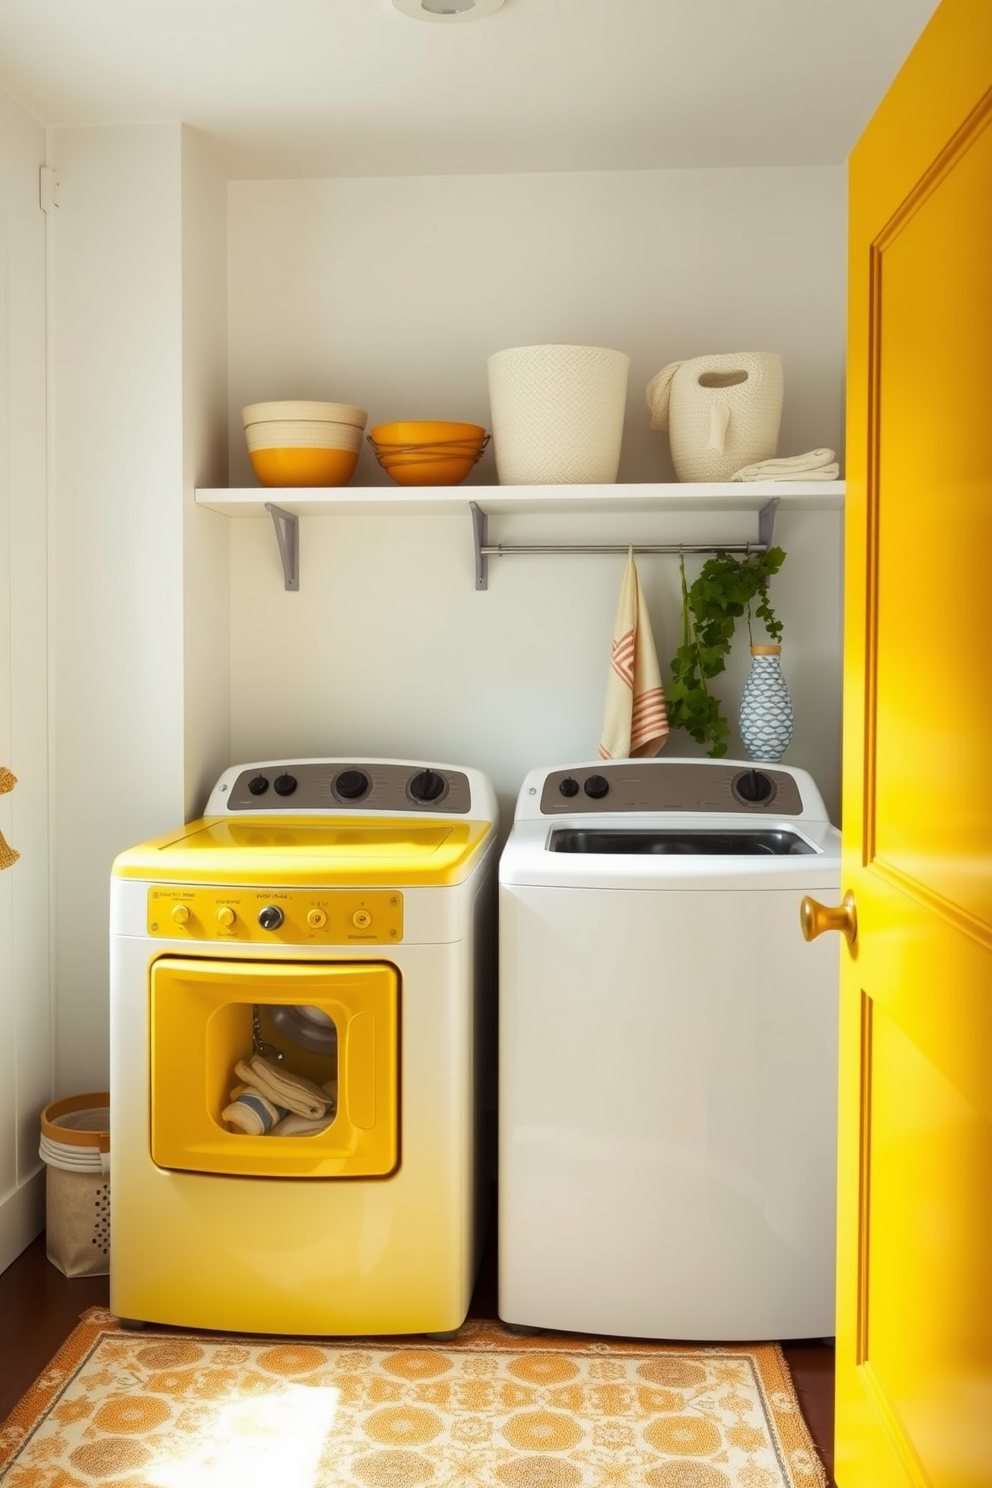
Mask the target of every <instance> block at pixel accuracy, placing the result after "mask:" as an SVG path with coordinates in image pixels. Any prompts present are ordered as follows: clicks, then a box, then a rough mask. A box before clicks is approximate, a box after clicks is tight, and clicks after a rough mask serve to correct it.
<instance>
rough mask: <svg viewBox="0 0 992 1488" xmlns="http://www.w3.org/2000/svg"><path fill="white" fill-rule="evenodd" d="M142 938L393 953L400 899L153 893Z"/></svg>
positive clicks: (287, 892) (322, 892)
mask: <svg viewBox="0 0 992 1488" xmlns="http://www.w3.org/2000/svg"><path fill="white" fill-rule="evenodd" d="M148 934H149V935H151V936H154V937H155V938H156V939H157V940H162V939H167V940H199V941H203V940H216V941H224V940H227V941H232V940H233V941H242V942H244V941H249V942H254V943H256V944H260V945H273V944H275V945H284V946H287V945H306V946H315V945H327V946H340V945H398V944H399V943H400V941H401V940H402V939H403V895H402V894H401V893H399V891H398V890H396V889H260V888H255V887H252V888H250V889H238V888H198V887H194V886H186V885H180V884H176V885H160V886H159V887H157V888H154V889H149V890H148Z"/></svg>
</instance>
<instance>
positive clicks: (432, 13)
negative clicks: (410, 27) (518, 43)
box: [393, 0, 503, 22]
mask: <svg viewBox="0 0 992 1488" xmlns="http://www.w3.org/2000/svg"><path fill="white" fill-rule="evenodd" d="M393 4H394V5H395V7H396V9H397V10H398V11H400V12H401V13H402V14H403V15H405V16H412V17H413V19H414V20H415V21H441V22H448V21H481V20H482V17H483V16H487V15H492V13H493V11H494V10H499V8H500V6H501V5H502V4H503V0H393Z"/></svg>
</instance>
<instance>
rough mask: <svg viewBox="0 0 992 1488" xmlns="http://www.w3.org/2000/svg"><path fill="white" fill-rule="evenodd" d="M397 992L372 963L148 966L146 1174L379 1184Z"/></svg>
mask: <svg viewBox="0 0 992 1488" xmlns="http://www.w3.org/2000/svg"><path fill="white" fill-rule="evenodd" d="M399 986H400V978H399V972H398V971H397V969H396V967H395V966H392V965H390V964H388V963H385V962H369V961H363V962H359V963H330V964H328V963H323V964H321V963H315V962H312V961H311V962H305V963H300V962H278V961H277V962H273V961H265V962H258V961H231V960H210V959H207V958H194V957H180V956H162V957H159V959H158V960H156V961H154V962H153V963H152V966H151V970H150V1024H151V1052H150V1057H151V1133H150V1141H151V1154H152V1159H153V1161H154V1162H156V1163H157V1164H158V1166H159V1167H162V1168H179V1169H187V1170H190V1171H193V1172H204V1173H232V1174H245V1175H252V1176H256V1177H270V1178H325V1179H327V1178H354V1177H375V1176H380V1177H385V1176H386V1175H388V1174H389V1173H391V1172H393V1171H394V1170H395V1168H396V1167H397V1165H398V1162H399V1138H400V1123H399V1093H398V1085H399ZM259 1052H260V1053H261V1057H262V1059H263V1061H264V1063H263V1064H262V1065H261V1066H260V1067H259V1066H257V1065H256V1066H255V1068H254V1070H253V1068H252V1061H253V1058H255V1057H256V1056H257V1055H258V1054H259ZM280 1053H281V1054H282V1056H283V1057H282V1059H281V1060H280V1059H278V1057H277V1056H278V1054H280ZM239 1067H240V1068H239ZM294 1087H295V1088H294ZM286 1100H289V1101H290V1102H291V1106H292V1105H295V1106H297V1107H298V1108H299V1109H298V1110H296V1111H294V1110H292V1109H291V1108H290V1107H287V1106H286V1105H285V1104H284V1101H286ZM311 1102H312V1105H311ZM308 1105H309V1106H310V1110H309V1111H305V1109H304V1108H306V1107H307V1106H308ZM321 1106H322V1107H323V1109H320V1108H321ZM225 1112H227V1113H228V1115H227V1116H225ZM287 1114H288V1116H294V1115H295V1116H297V1117H298V1118H299V1119H297V1120H295V1121H293V1120H287Z"/></svg>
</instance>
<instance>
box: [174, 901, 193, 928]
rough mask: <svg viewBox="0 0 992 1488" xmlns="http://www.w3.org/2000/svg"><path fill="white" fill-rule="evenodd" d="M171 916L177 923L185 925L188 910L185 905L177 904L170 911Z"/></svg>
mask: <svg viewBox="0 0 992 1488" xmlns="http://www.w3.org/2000/svg"><path fill="white" fill-rule="evenodd" d="M172 918H173V919H174V920H175V922H176V924H177V925H185V923H186V921H187V920H188V919H189V910H188V909H187V908H186V905H185V904H177V905H176V907H175V909H174V910H173V911H172Z"/></svg>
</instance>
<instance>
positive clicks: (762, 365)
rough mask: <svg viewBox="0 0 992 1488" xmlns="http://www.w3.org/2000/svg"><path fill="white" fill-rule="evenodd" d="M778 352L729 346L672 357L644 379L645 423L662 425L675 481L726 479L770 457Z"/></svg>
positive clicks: (777, 411) (777, 414) (778, 398)
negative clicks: (683, 358)
mask: <svg viewBox="0 0 992 1488" xmlns="http://www.w3.org/2000/svg"><path fill="white" fill-rule="evenodd" d="M782 392H783V380H782V359H781V357H779V356H777V355H776V354H775V353H774V352H772V351H735V352H728V353H723V354H718V355H715V356H700V357H693V358H692V360H691V361H688V362H672V363H670V364H669V366H667V367H665V368H663V370H662V371H661V372H659V373H658V374H657V376H656V377H653V378H652V379H651V381H650V382H649V383H648V386H647V394H646V396H647V404H648V408H649V409H650V410H651V427H652V429H663V430H664V429H667V430H668V433H669V438H670V440H671V446H672V463H673V464H674V466H675V474H676V475H677V476H678V478H679V480H680V481H727V480H729V479H730V477H731V476H732V475H734V474H735V473H736V472H737V471H738V470H740V469H742V467H743V466H745V465H753V464H754V463H755V462H756V461H758V460H770V459H773V458H774V456H775V455H776V453H777V452H778V431H779V425H780V424H781V422H782Z"/></svg>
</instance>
